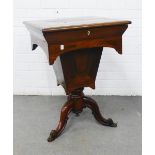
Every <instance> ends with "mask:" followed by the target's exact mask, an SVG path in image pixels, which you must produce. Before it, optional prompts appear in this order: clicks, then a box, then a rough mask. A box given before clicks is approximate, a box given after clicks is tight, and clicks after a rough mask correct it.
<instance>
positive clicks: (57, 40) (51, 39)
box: [43, 25, 127, 44]
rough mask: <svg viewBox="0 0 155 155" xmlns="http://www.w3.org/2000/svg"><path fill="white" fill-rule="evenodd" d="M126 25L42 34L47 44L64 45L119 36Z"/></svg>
mask: <svg viewBox="0 0 155 155" xmlns="http://www.w3.org/2000/svg"><path fill="white" fill-rule="evenodd" d="M126 28H127V25H121V26H120V25H119V26H109V27H100V28H84V29H80V30H69V31H68V30H65V31H57V32H43V35H44V37H45V39H46V40H47V42H48V44H64V43H67V42H75V41H83V40H92V39H101V38H102V39H107V38H112V37H116V36H121V35H122V34H123V32H124V31H125V30H126Z"/></svg>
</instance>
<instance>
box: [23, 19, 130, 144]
mask: <svg viewBox="0 0 155 155" xmlns="http://www.w3.org/2000/svg"><path fill="white" fill-rule="evenodd" d="M24 24H25V25H26V27H27V28H28V30H29V32H30V35H31V44H32V50H35V49H36V48H37V46H40V47H41V48H42V49H43V50H44V51H45V52H46V54H47V56H48V58H49V64H50V65H53V68H54V71H55V74H56V77H57V85H61V86H62V87H63V88H64V89H65V92H66V95H68V100H67V102H66V103H65V104H64V106H63V107H62V109H61V114H60V121H59V123H58V126H57V127H56V129H55V130H52V131H51V133H50V136H49V138H48V142H51V141H53V140H54V139H56V138H57V137H58V136H59V135H60V134H61V133H62V131H63V130H64V128H65V125H66V123H67V120H68V115H69V113H70V112H73V113H75V114H76V115H77V116H78V115H79V113H81V112H82V110H83V108H86V107H88V108H90V109H91V110H92V113H93V115H94V117H95V119H96V120H97V121H98V122H99V123H100V124H102V125H105V126H110V127H116V126H117V124H116V123H114V122H113V120H112V119H111V118H108V119H105V118H104V117H103V116H102V115H101V113H100V110H99V107H98V105H97V103H96V102H95V101H94V100H93V99H92V98H90V97H87V96H85V95H84V93H83V89H84V87H90V88H92V89H95V79H96V74H97V70H98V66H99V63H100V58H101V55H102V50H103V47H111V48H114V49H115V50H116V51H117V52H118V53H119V54H122V35H123V33H124V32H125V30H126V29H127V27H128V24H131V22H130V21H127V20H113V19H107V18H101V17H87V18H86V17H83V18H66V19H56V20H44V21H27V22H24Z"/></svg>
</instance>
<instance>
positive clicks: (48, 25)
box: [24, 17, 131, 31]
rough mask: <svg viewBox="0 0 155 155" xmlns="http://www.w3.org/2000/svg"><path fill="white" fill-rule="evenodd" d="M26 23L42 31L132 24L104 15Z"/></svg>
mask: <svg viewBox="0 0 155 155" xmlns="http://www.w3.org/2000/svg"><path fill="white" fill-rule="evenodd" d="M24 24H25V25H28V26H32V27H34V28H36V29H39V30H42V31H57V30H67V29H78V28H88V27H101V26H114V25H123V24H131V21H128V20H117V19H110V18H103V17H76V18H62V19H61V18H59V19H51V20H36V21H26V22H24Z"/></svg>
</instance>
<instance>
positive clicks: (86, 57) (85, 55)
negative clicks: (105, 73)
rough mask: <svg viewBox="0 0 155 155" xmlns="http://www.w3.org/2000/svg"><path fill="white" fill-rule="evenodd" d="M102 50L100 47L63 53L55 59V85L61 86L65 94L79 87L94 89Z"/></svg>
mask: <svg viewBox="0 0 155 155" xmlns="http://www.w3.org/2000/svg"><path fill="white" fill-rule="evenodd" d="M102 49H103V48H102V47H95V48H88V49H87V48H86V49H79V50H76V51H71V52H67V53H64V54H62V55H60V56H59V57H58V58H57V59H56V61H55V63H54V65H53V67H54V70H55V73H56V76H57V82H58V83H57V84H58V85H62V86H63V88H64V89H65V91H66V94H69V93H71V92H72V91H74V90H75V89H77V88H79V87H91V88H93V89H95V79H96V74H97V69H98V65H99V62H100V58H101V54H102Z"/></svg>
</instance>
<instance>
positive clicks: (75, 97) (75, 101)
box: [47, 88, 117, 142]
mask: <svg viewBox="0 0 155 155" xmlns="http://www.w3.org/2000/svg"><path fill="white" fill-rule="evenodd" d="M86 107H88V108H90V109H91V110H92V114H93V115H94V117H95V119H96V120H97V121H98V122H99V123H100V124H102V125H105V126H110V127H117V123H114V122H113V120H112V119H111V118H108V119H105V118H104V117H103V116H102V115H101V113H100V110H99V107H98V105H97V103H96V102H95V101H94V100H93V99H92V98H90V97H87V96H84V94H83V88H79V89H76V90H75V91H73V92H72V93H71V94H69V96H68V101H67V102H66V103H65V104H64V106H63V107H62V109H61V115H60V121H59V123H58V126H57V128H56V129H55V130H52V131H51V133H50V135H49V137H48V139H47V141H48V142H52V141H53V140H55V139H56V138H57V137H58V136H59V135H60V134H61V133H62V131H63V130H64V128H65V126H66V124H67V120H68V115H69V113H70V112H73V113H75V114H76V115H77V116H79V114H80V113H81V112H82V110H83V108H86Z"/></svg>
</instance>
